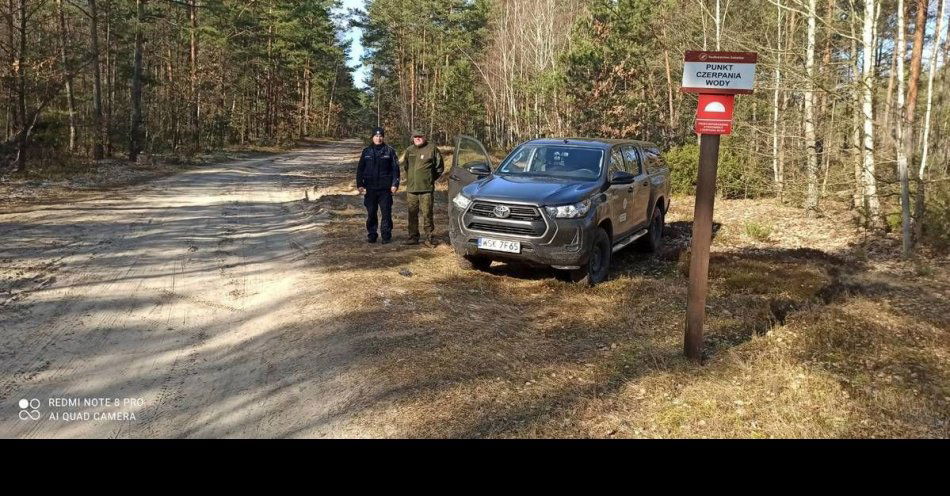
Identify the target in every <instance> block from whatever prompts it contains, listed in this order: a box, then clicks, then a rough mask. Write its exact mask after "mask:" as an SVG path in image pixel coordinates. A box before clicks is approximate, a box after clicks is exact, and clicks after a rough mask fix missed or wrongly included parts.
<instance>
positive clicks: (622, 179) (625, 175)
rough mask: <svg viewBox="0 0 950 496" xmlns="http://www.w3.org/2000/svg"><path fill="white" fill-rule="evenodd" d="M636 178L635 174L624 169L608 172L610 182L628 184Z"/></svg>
mask: <svg viewBox="0 0 950 496" xmlns="http://www.w3.org/2000/svg"><path fill="white" fill-rule="evenodd" d="M634 179H636V176H634V175H633V174H631V173H629V172H626V171H613V172H611V173H610V179H609V182H610V184H630V183H632V182H633V181H634Z"/></svg>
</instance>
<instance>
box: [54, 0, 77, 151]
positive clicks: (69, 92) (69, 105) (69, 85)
mask: <svg viewBox="0 0 950 496" xmlns="http://www.w3.org/2000/svg"><path fill="white" fill-rule="evenodd" d="M56 5H57V7H58V10H59V39H60V47H59V51H60V58H61V59H62V62H63V75H64V79H65V80H66V82H65V83H63V84H64V86H65V89H66V109H67V110H66V111H67V113H68V115H69V153H73V152H75V151H76V97H75V95H73V80H72V78H71V77H69V58H68V57H67V56H66V45H67V44H68V43H69V35H68V32H67V31H66V11H65V9H64V7H63V0H56Z"/></svg>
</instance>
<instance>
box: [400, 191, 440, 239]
mask: <svg viewBox="0 0 950 496" xmlns="http://www.w3.org/2000/svg"><path fill="white" fill-rule="evenodd" d="M406 201H407V202H408V203H409V237H411V238H417V239H418V238H419V211H420V210H421V211H422V222H423V227H424V228H425V231H426V236H427V237H428V236H432V231H435V222H433V220H432V192H428V193H406Z"/></svg>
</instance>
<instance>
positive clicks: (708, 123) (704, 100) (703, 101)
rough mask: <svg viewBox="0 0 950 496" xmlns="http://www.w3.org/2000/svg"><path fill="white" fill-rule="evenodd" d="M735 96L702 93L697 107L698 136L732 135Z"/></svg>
mask: <svg viewBox="0 0 950 496" xmlns="http://www.w3.org/2000/svg"><path fill="white" fill-rule="evenodd" d="M735 99H736V97H735V95H712V94H706V93H701V94H700V95H699V105H698V106H697V107H696V128H695V130H696V133H697V134H731V133H732V111H733V108H734V107H735Z"/></svg>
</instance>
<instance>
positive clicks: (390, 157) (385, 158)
mask: <svg viewBox="0 0 950 496" xmlns="http://www.w3.org/2000/svg"><path fill="white" fill-rule="evenodd" d="M393 186H396V187H398V186H399V157H397V156H396V150H395V149H393V147H391V146H389V145H387V144H385V143H384V144H382V145H379V146H376V145H370V146H367V147H366V148H364V149H363V153H362V154H360V164H359V165H358V166H357V167H356V187H357V188H366V189H389V188H391V187H393Z"/></svg>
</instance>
